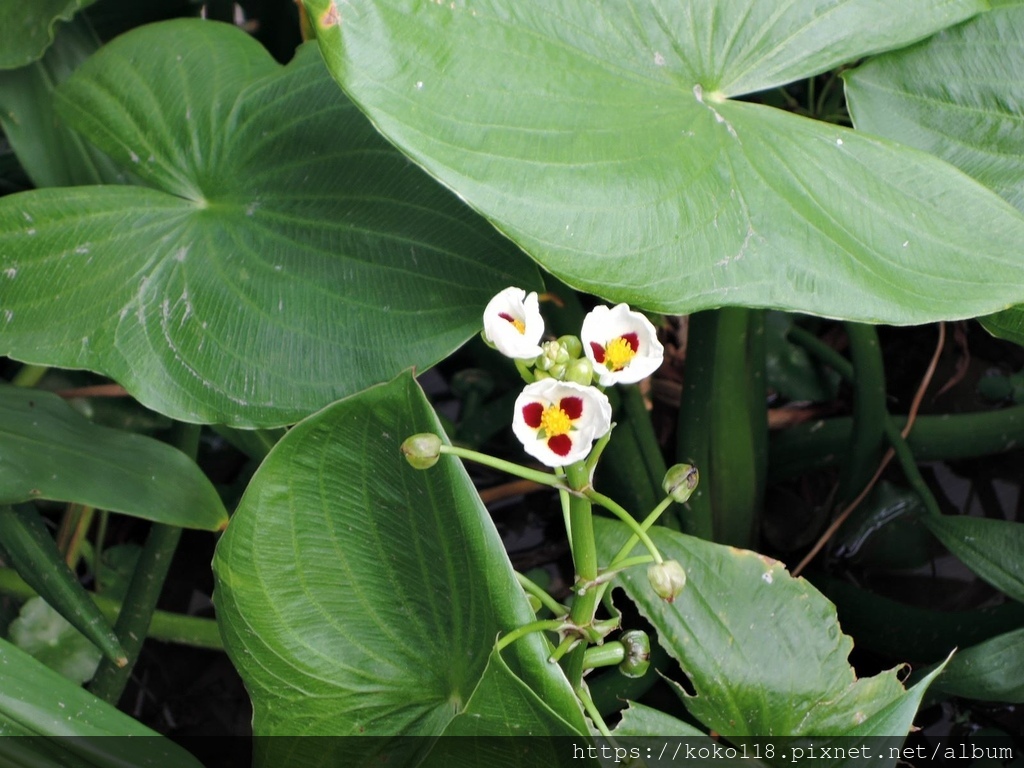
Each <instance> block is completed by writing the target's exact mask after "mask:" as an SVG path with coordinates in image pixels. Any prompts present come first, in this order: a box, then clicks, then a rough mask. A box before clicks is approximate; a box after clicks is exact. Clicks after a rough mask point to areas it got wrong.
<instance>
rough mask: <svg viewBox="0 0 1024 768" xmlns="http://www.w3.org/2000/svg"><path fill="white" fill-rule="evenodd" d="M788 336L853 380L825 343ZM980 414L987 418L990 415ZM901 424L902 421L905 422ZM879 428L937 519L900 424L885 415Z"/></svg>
mask: <svg viewBox="0 0 1024 768" xmlns="http://www.w3.org/2000/svg"><path fill="white" fill-rule="evenodd" d="M790 337H791V338H792V339H793V341H795V342H797V343H799V344H800V345H801V346H803V347H804V348H805V349H807V351H809V352H811V353H813V354H815V355H817V356H818V357H819V358H820V359H821V360H823V361H824V362H825V363H827V364H828V365H830V366H831V367H832V368H833V369H834V370H835V371H836V373H838V374H839V375H840V376H842V377H843V378H844V379H847V380H852V379H853V376H854V368H853V366H852V365H851V364H850V363H849V362H847V360H846V359H845V358H844V357H843V356H842V355H840V354H839V353H838V352H836V351H835V350H834V349H832V348H831V347H829V346H828V345H827V344H824V343H823V342H821V341H820V340H819V339H818V338H817V337H815V336H814V335H813V334H810V333H807V332H806V331H804V330H803V329H800V328H796V327H794V328H793V329H791V330H790ZM1008 410H1009V409H1008ZM1002 413H1005V412H1001V411H995V412H994V415H995V416H997V417H998V416H999V415H1000V414H1002ZM984 415H986V416H988V415H990V414H984ZM977 416H981V414H977ZM932 418H933V419H936V418H940V419H942V420H944V421H946V422H948V421H952V420H953V419H958V420H962V419H965V418H970V417H966V416H960V417H953V416H950V417H934V416H933V417H932ZM1003 420H1004V421H1005V416H1004V417H1003ZM903 421H904V422H905V420H903ZM924 423H925V419H923V418H922V419H918V420H917V421H915V422H914V431H913V432H911V435H917V436H918V439H920V438H921V435H920V432H921V429H922V426H923V424H924ZM882 428H883V430H884V432H885V436H886V437H887V438H888V440H889V443H890V444H891V445H892V448H893V452H894V453H895V454H896V459H897V460H898V461H899V463H900V467H901V468H902V469H903V474H904V475H906V478H907V482H908V483H910V486H911V488H913V489H914V491H915V492H916V493H917V495H918V496H919V497H920V498H921V501H922V502H924V505H925V508H926V509H927V510H928V513H929V514H931V515H938V516H941V514H942V511H941V510H940V509H939V505H938V503H937V502H936V501H935V496H934V495H933V494H932V492H931V490H930V489H929V488H928V484H927V483H926V482H925V480H924V478H923V477H922V476H921V472H920V470H918V468H917V461H918V459H917V458H915V456H914V452H913V450H911V447H910V444H909V443H908V441H907V440H906V439H904V437H903V435H902V434H901V426H900V423H899V422H897V420H896V419H894V418H893V417H892V416H891V415H890V414H889V413H885V415H884V418H883V420H882ZM960 434H961V435H963V434H967V433H964V432H963V430H962V428H961V429H960Z"/></svg>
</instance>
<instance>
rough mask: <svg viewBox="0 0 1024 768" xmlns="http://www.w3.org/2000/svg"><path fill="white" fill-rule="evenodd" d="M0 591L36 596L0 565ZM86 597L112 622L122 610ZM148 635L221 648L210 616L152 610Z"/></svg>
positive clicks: (113, 603)
mask: <svg viewBox="0 0 1024 768" xmlns="http://www.w3.org/2000/svg"><path fill="white" fill-rule="evenodd" d="M0 594H4V595H9V596H11V597H14V598H17V599H19V600H28V599H30V598H33V597H36V596H37V593H36V591H35V590H34V589H32V587H30V586H29V585H28V584H26V583H25V581H24V579H22V578H21V577H20V576H19V575H18V573H17V572H16V571H15V570H14V569H13V568H0ZM89 597H90V598H92V601H93V602H94V603H96V607H97V608H99V609H100V612H101V613H102V614H103V615H104V616H106V617H107V619H108V620H109V621H110V622H111V623H113V622H115V621H117V616H118V614H119V613H120V612H121V603H120V602H118V601H117V600H113V599H111V598H109V597H107V596H106V595H98V594H96V593H95V592H90V593H89ZM147 636H148V637H149V638H151V639H153V640H160V641H162V642H166V643H180V644H182V645H190V646H192V647H194V648H209V649H211V650H215V651H222V650H224V642H223V641H222V640H221V637H220V630H219V629H218V628H217V622H216V621H214V620H213V619H201V618H198V617H196V616H183V615H182V614H180V613H169V612H167V611H154V612H153V621H152V622H151V623H150V625H149V633H148V635H147Z"/></svg>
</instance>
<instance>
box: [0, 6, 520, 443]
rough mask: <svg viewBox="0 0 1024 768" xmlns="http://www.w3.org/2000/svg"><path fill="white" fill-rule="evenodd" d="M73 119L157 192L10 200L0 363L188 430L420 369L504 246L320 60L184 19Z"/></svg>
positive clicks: (93, 91)
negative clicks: (74, 378)
mask: <svg viewBox="0 0 1024 768" xmlns="http://www.w3.org/2000/svg"><path fill="white" fill-rule="evenodd" d="M57 94H58V102H59V104H58V106H59V113H60V114H61V115H62V117H63V118H64V120H65V122H66V123H67V124H69V125H71V126H72V127H73V128H75V129H76V130H78V131H80V132H81V133H82V134H84V135H85V136H87V137H88V138H89V139H90V140H91V141H92V142H93V143H95V144H96V145H97V146H99V148H100V149H102V150H103V151H104V152H106V153H107V154H108V155H109V156H110V157H111V158H113V159H114V160H115V161H116V162H118V163H121V164H122V166H123V167H126V168H128V169H130V170H131V171H132V172H133V173H134V174H135V175H136V176H138V177H140V178H141V179H143V180H144V181H145V182H146V184H148V185H149V186H148V187H114V186H112V187H87V188H86V187H80V188H74V189H50V190H37V191H34V192H27V193H23V194H20V195H12V196H8V197H6V198H3V199H2V200H0V262H2V265H0V266H2V267H3V269H2V271H0V329H2V341H0V353H3V354H8V355H11V356H13V357H16V358H18V359H21V360H26V361H31V362H37V363H47V364H52V365H61V366H65V367H72V368H89V369H92V370H97V371H101V372H103V373H107V374H109V375H111V376H112V377H114V378H115V379H117V380H118V381H119V382H120V383H122V384H123V385H124V386H125V387H126V388H127V389H128V390H129V391H131V392H132V393H133V394H134V395H136V396H137V397H138V398H139V399H140V400H141V401H142V402H144V403H145V404H146V405H148V406H150V407H152V408H154V409H155V410H158V411H161V412H163V413H166V414H168V415H171V416H174V417H176V418H180V419H182V420H186V421H199V422H202V421H211V422H228V423H232V424H235V425H241V426H246V425H248V426H253V425H262V426H272V425H280V424H284V423H290V422H294V421H296V420H298V419H300V418H302V417H303V416H305V415H307V414H309V413H310V412H311V411H313V410H315V409H316V408H319V407H322V406H323V405H325V404H326V403H328V402H331V401H333V400H335V399H337V398H338V397H340V396H342V395H345V394H348V393H351V392H355V391H358V390H361V389H363V388H365V387H367V386H369V385H372V384H374V383H377V382H381V381H385V380H388V379H390V378H392V377H393V376H394V375H396V374H397V373H398V372H399V371H401V370H403V369H404V368H406V367H407V366H409V365H416V366H418V367H425V366H428V365H430V364H432V363H434V362H436V361H437V360H438V359H440V358H442V357H444V356H445V355H446V354H448V353H450V352H451V351H452V350H453V349H455V348H456V347H457V346H458V345H460V344H461V343H463V342H464V341H465V340H466V339H467V338H468V337H469V336H470V335H472V334H473V333H474V332H476V331H477V330H479V327H480V313H481V312H482V309H483V306H484V305H485V304H486V302H487V300H488V299H489V298H490V296H491V295H492V294H493V293H495V292H497V291H498V290H500V289H502V288H504V287H506V286H508V285H524V286H533V285H536V284H537V273H536V270H535V269H534V268H533V267H532V266H531V265H530V263H529V261H528V260H527V259H526V258H525V257H524V256H522V254H519V253H518V252H517V251H516V250H515V249H514V248H513V247H512V246H511V244H509V243H507V242H506V241H503V240H502V239H501V238H500V237H499V236H498V235H497V234H496V233H495V232H494V231H493V230H492V229H491V228H490V227H489V226H488V225H487V224H486V223H485V222H484V221H482V220H481V219H480V218H479V217H477V216H476V215H474V214H473V213H472V212H471V211H469V210H468V209H467V208H466V207H465V206H464V205H463V204H461V203H460V202H459V201H457V200H456V199H455V198H454V197H453V196H452V195H450V194H449V193H447V192H445V191H444V190H443V189H442V188H441V187H439V186H438V185H437V184H436V183H434V182H433V181H431V180H430V179H429V178H428V177H427V176H426V175H425V174H423V173H422V172H421V171H419V170H418V169H416V168H415V167H414V166H412V165H411V164H410V163H409V162H408V161H407V160H406V159H405V158H404V157H403V156H402V155H401V154H399V153H398V152H397V151H395V150H394V149H392V148H390V147H389V146H388V145H387V144H386V143H385V142H384V141H383V140H382V139H381V138H380V137H379V136H378V135H377V133H376V132H375V131H374V130H373V127H372V126H371V125H370V123H369V122H368V121H367V120H366V119H365V117H363V116H362V115H361V114H360V113H359V112H358V110H356V109H355V108H354V107H353V106H352V105H351V104H350V103H349V102H348V101H347V100H346V99H345V98H344V97H343V96H342V95H341V94H340V93H339V92H338V89H337V87H336V86H335V85H334V83H333V82H332V81H331V79H330V77H329V76H328V75H327V72H326V71H325V69H324V66H323V63H322V62H321V60H320V57H319V55H318V53H317V51H316V48H315V47H312V46H307V47H304V48H303V49H301V50H300V51H299V52H298V54H297V55H296V58H295V60H294V61H293V62H292V63H291V64H289V65H288V66H287V67H281V66H279V65H277V64H276V63H275V62H274V61H273V60H272V59H271V58H270V56H269V55H268V54H267V53H266V52H265V51H264V50H263V49H262V48H261V47H260V46H259V44H258V43H256V42H255V41H254V40H252V39H251V38H249V37H248V36H246V35H245V34H244V33H243V32H242V31H240V30H239V29H237V28H234V27H231V26H228V25H222V24H216V23H212V22H202V21H198V20H182V21H172V22H166V23H163V24H159V25H151V26H148V27H143V28H140V29H138V30H135V31H133V32H131V33H128V34H126V35H124V36H122V37H120V38H118V39H117V40H115V41H114V42H113V43H111V44H109V45H107V46H105V47H104V48H103V49H102V50H100V51H99V52H98V53H97V54H96V55H95V56H94V57H92V58H91V59H90V60H89V61H88V62H86V64H85V65H83V67H82V68H81V69H80V70H79V71H78V73H77V74H76V75H75V76H74V77H73V78H72V79H71V80H69V81H68V82H67V83H65V84H64V85H63V86H61V87H60V88H59V89H58V91H57Z"/></svg>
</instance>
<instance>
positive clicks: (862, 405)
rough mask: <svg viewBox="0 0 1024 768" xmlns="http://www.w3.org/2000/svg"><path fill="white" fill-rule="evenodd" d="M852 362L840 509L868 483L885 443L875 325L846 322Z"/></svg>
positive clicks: (882, 375) (882, 381)
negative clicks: (850, 426) (850, 423)
mask: <svg viewBox="0 0 1024 768" xmlns="http://www.w3.org/2000/svg"><path fill="white" fill-rule="evenodd" d="M845 327H846V335H847V336H848V338H849V339H850V357H851V358H852V360H853V378H852V379H851V380H850V383H851V384H852V385H853V393H854V399H853V432H852V433H851V435H850V445H849V448H848V450H847V455H846V461H844V462H843V465H842V469H841V471H840V475H839V490H838V498H837V502H838V504H837V506H839V507H844V506H846V503H847V502H849V501H850V500H851V499H853V498H854V497H855V496H856V495H857V494H858V493H860V492H861V490H862V489H863V488H864V486H866V485H867V484H868V483H869V482H871V478H872V476H873V475H874V474H875V470H876V469H877V467H878V463H879V461H881V458H882V451H883V450H884V448H883V445H884V441H885V417H886V415H887V414H888V411H887V410H886V407H885V406H886V403H885V370H884V368H883V365H882V350H881V347H880V346H879V344H878V333H877V332H876V331H875V328H874V326H871V325H862V324H860V323H846V324H845Z"/></svg>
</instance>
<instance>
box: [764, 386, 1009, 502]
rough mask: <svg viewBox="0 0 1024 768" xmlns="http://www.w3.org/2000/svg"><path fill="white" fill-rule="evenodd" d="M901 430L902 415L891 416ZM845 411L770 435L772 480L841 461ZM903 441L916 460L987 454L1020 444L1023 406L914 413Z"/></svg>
mask: <svg viewBox="0 0 1024 768" xmlns="http://www.w3.org/2000/svg"><path fill="white" fill-rule="evenodd" d="M893 420H894V422H895V423H896V425H897V426H898V427H899V428H900V429H901V430H902V428H903V425H904V424H905V423H906V417H905V416H894V417H893ZM851 429H852V420H851V419H850V418H849V417H848V416H840V417H837V418H832V419H827V420H822V421H818V422H814V423H808V424H798V425H796V426H795V427H791V428H789V429H786V430H784V431H783V432H782V433H781V434H777V435H775V436H774V437H773V439H772V464H771V468H770V469H771V481H772V482H773V483H777V482H781V481H784V480H788V479H790V478H793V477H796V476H798V475H802V474H804V473H805V472H810V471H813V470H817V469H826V468H828V467H833V466H836V465H837V464H840V463H841V462H842V461H843V458H844V452H845V448H846V446H847V444H848V443H849V439H850V431H851ZM907 443H908V444H909V445H910V448H911V449H912V450H913V453H914V456H916V457H917V459H918V461H923V462H927V461H954V460H957V459H971V458H975V457H977V456H988V455H991V454H996V453H1005V452H1007V451H1010V450H1013V449H1015V448H1019V447H1020V445H1021V443H1024V405H1017V406H1013V407H1010V408H1001V409H997V410H992V411H980V412H978V413H953V414H944V415H938V416H918V417H917V419H916V420H915V421H914V429H913V431H912V432H911V433H910V434H909V435H907Z"/></svg>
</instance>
